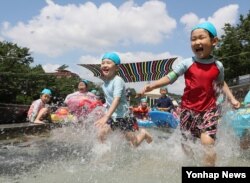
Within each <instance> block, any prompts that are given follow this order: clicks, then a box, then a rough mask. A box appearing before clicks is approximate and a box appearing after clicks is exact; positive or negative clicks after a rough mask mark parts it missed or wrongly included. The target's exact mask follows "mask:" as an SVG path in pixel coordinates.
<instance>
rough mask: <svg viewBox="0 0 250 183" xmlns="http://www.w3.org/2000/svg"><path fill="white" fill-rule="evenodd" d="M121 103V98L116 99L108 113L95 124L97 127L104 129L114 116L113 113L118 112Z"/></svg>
mask: <svg viewBox="0 0 250 183" xmlns="http://www.w3.org/2000/svg"><path fill="white" fill-rule="evenodd" d="M119 103H120V97H115V98H114V100H113V102H112V104H111V106H110V108H109V110H108V112H107V113H106V114H105V115H104V116H103V117H102V118H101V119H99V120H98V121H96V122H95V126H97V127H103V126H104V125H105V124H106V123H107V121H108V119H109V118H110V117H111V116H112V114H113V112H114V111H115V110H116V108H117V106H118V104H119Z"/></svg>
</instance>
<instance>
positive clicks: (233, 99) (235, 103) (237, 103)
mask: <svg viewBox="0 0 250 183" xmlns="http://www.w3.org/2000/svg"><path fill="white" fill-rule="evenodd" d="M230 102H231V104H232V106H233V107H234V108H236V109H238V108H240V102H239V101H238V100H236V99H235V98H232V99H231V100H230Z"/></svg>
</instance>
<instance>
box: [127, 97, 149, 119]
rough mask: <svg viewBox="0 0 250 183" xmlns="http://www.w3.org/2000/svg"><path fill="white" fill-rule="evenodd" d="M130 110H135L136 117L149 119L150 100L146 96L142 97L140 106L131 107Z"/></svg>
mask: <svg viewBox="0 0 250 183" xmlns="http://www.w3.org/2000/svg"><path fill="white" fill-rule="evenodd" d="M130 110H131V111H132V112H133V115H134V117H136V118H137V119H141V120H147V119H148V117H149V116H148V113H149V111H150V107H148V102H147V99H146V98H142V99H141V102H140V105H139V106H138V107H130Z"/></svg>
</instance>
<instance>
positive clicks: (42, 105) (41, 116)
mask: <svg viewBox="0 0 250 183" xmlns="http://www.w3.org/2000/svg"><path fill="white" fill-rule="evenodd" d="M51 94H52V92H51V90H50V89H47V88H45V89H43V90H42V92H41V95H40V99H37V100H35V101H33V102H32V104H31V106H30V108H29V111H28V116H27V117H28V120H29V121H30V122H32V123H37V124H44V123H45V122H44V121H45V120H49V121H50V109H49V105H48V102H49V101H50V99H51Z"/></svg>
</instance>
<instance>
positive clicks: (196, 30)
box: [142, 22, 240, 166]
mask: <svg viewBox="0 0 250 183" xmlns="http://www.w3.org/2000/svg"><path fill="white" fill-rule="evenodd" d="M190 41H191V49H192V51H193V53H194V56H193V57H192V58H188V59H185V60H183V61H182V62H180V63H179V64H177V65H176V66H175V67H174V68H173V71H171V72H169V73H168V74H167V75H166V76H164V77H162V78H161V79H159V80H157V81H155V82H154V83H151V84H148V85H146V86H145V87H144V89H143V91H142V93H145V92H149V91H152V90H153V89H155V88H159V87H162V86H166V85H168V84H172V83H174V82H175V81H176V79H177V78H178V77H179V76H181V75H184V79H185V85H186V86H185V89H184V93H183V96H182V101H181V115H180V129H181V131H182V135H183V137H184V139H186V140H187V139H192V140H194V139H199V140H200V142H201V144H202V145H204V148H205V151H204V152H205V154H204V164H205V165H207V166H214V165H215V160H216V153H215V150H214V149H213V145H214V143H215V140H216V133H217V125H218V120H219V117H220V111H219V109H218V106H217V105H216V97H217V92H220V91H223V92H224V93H225V94H226V96H227V97H228V100H229V101H230V103H231V104H232V106H233V107H235V108H239V107H240V103H239V101H238V100H236V99H235V97H234V96H233V95H232V93H231V91H230V90H229V88H228V86H227V84H226V83H225V81H224V68H223V65H222V63H221V62H220V61H218V60H217V59H216V58H215V57H214V56H213V55H212V52H213V49H214V47H215V46H216V45H217V43H218V37H217V31H216V28H215V27H214V25H213V24H212V23H210V22H203V23H201V24H198V25H196V26H195V27H193V29H192V30H191V34H190ZM208 116H209V118H208Z"/></svg>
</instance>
